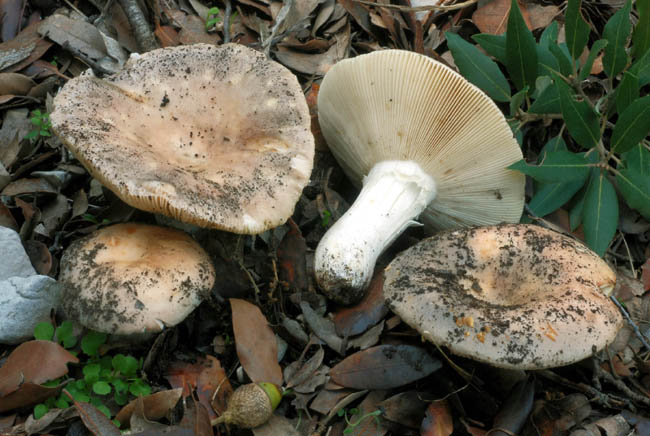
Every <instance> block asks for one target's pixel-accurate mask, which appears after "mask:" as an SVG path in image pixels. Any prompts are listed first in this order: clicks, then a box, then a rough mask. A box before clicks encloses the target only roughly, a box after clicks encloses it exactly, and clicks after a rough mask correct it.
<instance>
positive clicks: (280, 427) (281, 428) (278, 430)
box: [252, 415, 300, 436]
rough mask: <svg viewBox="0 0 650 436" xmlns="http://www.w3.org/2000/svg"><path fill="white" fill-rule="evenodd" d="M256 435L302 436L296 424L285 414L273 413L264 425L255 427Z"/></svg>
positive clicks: (254, 432)
mask: <svg viewBox="0 0 650 436" xmlns="http://www.w3.org/2000/svg"><path fill="white" fill-rule="evenodd" d="M252 431H253V434H254V435H255V436H300V433H299V432H298V430H296V428H295V426H294V425H293V424H292V423H291V421H289V420H288V419H287V418H285V417H284V416H280V415H273V416H271V419H269V420H268V421H267V422H266V423H265V424H264V425H260V426H259V427H256V428H254V429H253V430H252Z"/></svg>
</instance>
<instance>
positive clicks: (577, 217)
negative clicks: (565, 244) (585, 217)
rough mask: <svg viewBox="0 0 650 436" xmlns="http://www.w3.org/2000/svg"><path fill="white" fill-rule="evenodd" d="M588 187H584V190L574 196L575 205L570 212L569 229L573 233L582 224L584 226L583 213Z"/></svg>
mask: <svg viewBox="0 0 650 436" xmlns="http://www.w3.org/2000/svg"><path fill="white" fill-rule="evenodd" d="M587 185H588V184H586V185H584V186H583V187H582V189H581V190H580V191H579V192H578V193H577V194H576V195H575V196H574V198H573V201H572V203H573V205H572V206H571V210H569V227H570V228H571V231H572V232H573V231H575V229H577V228H578V226H579V225H580V224H582V211H583V210H584V208H585V196H586V194H587Z"/></svg>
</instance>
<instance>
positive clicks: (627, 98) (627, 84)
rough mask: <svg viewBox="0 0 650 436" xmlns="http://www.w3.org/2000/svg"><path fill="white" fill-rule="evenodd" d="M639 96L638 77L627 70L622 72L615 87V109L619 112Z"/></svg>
mask: <svg viewBox="0 0 650 436" xmlns="http://www.w3.org/2000/svg"><path fill="white" fill-rule="evenodd" d="M637 98H639V79H638V78H637V77H636V76H635V75H634V74H632V73H630V72H629V71H626V72H625V73H624V74H623V80H621V83H619V84H618V86H617V87H616V111H617V112H618V113H619V114H621V113H623V111H625V109H627V107H628V106H629V105H630V104H631V103H632V102H633V101H634V100H636V99H637Z"/></svg>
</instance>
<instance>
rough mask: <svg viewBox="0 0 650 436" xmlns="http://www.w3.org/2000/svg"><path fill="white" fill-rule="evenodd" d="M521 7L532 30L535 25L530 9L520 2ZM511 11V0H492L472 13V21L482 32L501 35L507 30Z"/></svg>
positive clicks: (527, 24)
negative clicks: (531, 19)
mask: <svg viewBox="0 0 650 436" xmlns="http://www.w3.org/2000/svg"><path fill="white" fill-rule="evenodd" d="M519 9H521V14H522V15H523V16H524V21H525V22H526V26H528V28H529V29H530V30H532V29H533V25H532V23H531V22H530V17H529V16H528V9H527V8H526V6H525V5H522V4H521V3H519ZM509 13H510V0H492V1H491V2H489V3H487V4H486V5H485V6H482V7H480V8H478V9H477V10H476V11H474V14H472V21H473V22H474V24H475V25H476V27H478V29H479V30H480V31H481V33H490V34H492V35H500V34H502V33H503V32H505V31H506V27H507V25H508V14H509Z"/></svg>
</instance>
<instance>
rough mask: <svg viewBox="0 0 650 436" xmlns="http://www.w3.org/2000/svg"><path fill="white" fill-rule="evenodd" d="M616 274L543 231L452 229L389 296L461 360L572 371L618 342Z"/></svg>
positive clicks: (408, 256) (391, 286) (411, 258)
mask: <svg viewBox="0 0 650 436" xmlns="http://www.w3.org/2000/svg"><path fill="white" fill-rule="evenodd" d="M615 283H616V274H615V273H614V272H613V271H612V269H611V268H610V267H609V266H608V265H607V263H606V262H605V261H603V260H602V259H601V258H600V257H599V256H598V255H597V254H596V253H594V252H592V251H591V250H589V249H588V248H587V247H585V246H584V245H583V244H581V243H580V242H578V241H576V240H574V239H571V238H570V237H568V236H565V235H562V234H560V233H556V232H553V231H550V230H547V229H544V228H542V227H538V226H534V225H525V224H504V225H498V226H490V227H478V228H471V229H461V230H453V231H445V232H441V233H438V234H437V235H435V236H433V237H431V238H429V239H425V240H423V241H421V242H420V243H418V244H416V245H415V246H413V247H411V248H409V249H408V250H406V251H404V252H402V253H401V254H399V255H398V256H397V257H396V258H395V259H394V260H393V261H392V262H391V263H390V265H389V266H388V267H387V268H386V271H385V282H384V297H385V298H386V301H387V303H388V305H389V307H390V308H391V310H393V311H394V312H395V313H396V314H397V315H399V316H400V317H401V318H402V320H403V321H404V322H406V323H407V324H409V325H410V326H411V327H413V328H414V329H416V330H417V331H419V332H420V333H421V334H422V336H423V337H424V338H425V339H428V340H430V341H431V342H433V343H435V344H439V345H444V346H446V347H448V348H449V349H450V350H451V352H452V353H455V354H458V355H461V356H465V357H469V358H472V359H475V360H478V361H481V362H485V363H489V364H491V365H494V366H498V367H504V368H511V369H541V368H548V367H554V366H562V365H568V364H570V363H573V362H576V361H578V360H581V359H584V358H586V357H588V356H590V355H592V354H593V353H594V352H596V350H600V349H602V348H603V347H605V346H607V345H608V344H609V343H611V342H612V341H613V340H614V337H615V336H616V333H617V332H618V330H619V329H620V328H621V326H622V322H623V318H622V317H621V314H620V313H619V311H618V309H617V308H616V306H615V305H614V303H613V302H612V301H611V300H610V299H609V298H608V296H609V294H610V293H611V292H612V290H613V289H614V285H615Z"/></svg>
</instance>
